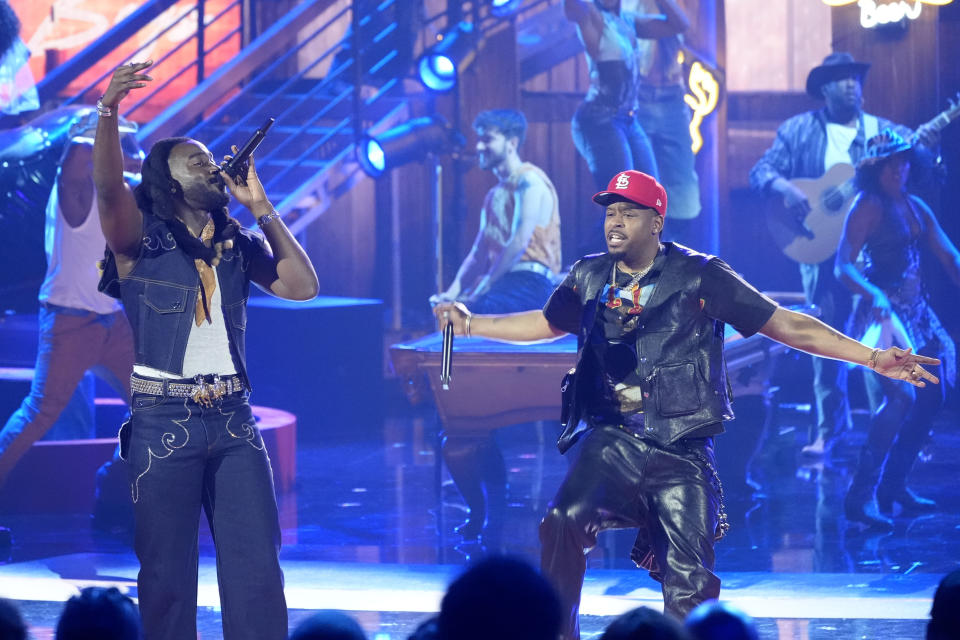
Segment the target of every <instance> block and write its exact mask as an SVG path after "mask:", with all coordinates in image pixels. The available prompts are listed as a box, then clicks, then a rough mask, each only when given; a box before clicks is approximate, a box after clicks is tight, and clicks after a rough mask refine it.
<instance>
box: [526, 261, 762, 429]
mask: <svg viewBox="0 0 960 640" xmlns="http://www.w3.org/2000/svg"><path fill="white" fill-rule="evenodd" d="M669 247H670V245H664V249H663V250H661V252H660V254H659V255H658V256H657V258H656V259H655V260H654V264H653V267H652V268H651V269H650V271H649V272H648V273H647V274H646V275H644V276H643V277H642V278H640V279H639V280H638V281H634V279H633V277H632V276H631V274H629V273H625V272H622V271H620V270H619V269H617V270H615V271H614V270H611V271H612V272H611V278H610V279H609V280H608V282H607V284H606V285H605V286H604V288H603V290H602V291H601V293H600V298H599V302H598V304H599V308H598V313H597V322H596V324H595V325H594V327H593V332H592V333H591V335H590V336H589V339H588V342H587V344H586V345H585V349H589V350H590V352H591V353H590V354H589V356H590V357H591V358H592V359H593V361H594V362H595V363H596V365H597V369H598V372H597V374H598V375H599V377H600V380H597V381H596V382H597V383H598V384H596V385H590V386H591V387H592V388H594V389H595V390H596V393H593V394H591V397H589V398H586V399H585V400H586V406H587V411H588V413H589V415H590V416H591V417H592V418H593V419H594V420H596V421H598V422H605V423H616V424H628V425H629V424H631V423H633V422H636V421H638V419H639V416H640V414H641V413H642V411H643V405H642V401H641V392H640V388H639V384H640V376H639V374H638V372H637V368H638V367H637V365H638V363H637V355H636V346H635V345H636V341H637V331H638V328H637V327H638V321H637V317H638V316H637V314H638V313H639V312H640V310H641V309H642V308H643V306H644V305H645V304H646V303H647V301H648V300H649V298H650V295H651V294H652V292H653V290H654V288H655V285H656V282H657V280H658V279H659V277H660V274H661V273H662V271H663V268H664V266H665V264H666V256H667V252H668V251H669ZM614 280H615V282H616V286H615V287H611V285H610V282H613V281H614ZM592 302H593V301H592V300H590V301H586V303H587V304H589V303H592ZM583 304H585V302H584V301H582V300H581V298H580V295H579V293H578V292H577V291H576V288H575V279H574V278H573V276H572V275H570V276H567V278H566V279H565V280H564V281H563V282H562V283H561V284H560V286H559V287H558V288H557V290H556V291H555V292H554V294H553V295H552V296H551V298H550V300H549V301H547V305H546V306H545V307H544V310H543V312H544V315H545V316H546V318H547V321H548V322H550V324H552V325H553V326H555V327H557V328H558V329H562V330H564V331H567V332H569V333H574V334H576V333H577V332H578V331H579V326H580V318H581V317H582V313H583ZM700 306H701V309H702V310H703V313H705V314H706V315H707V316H708V317H710V318H713V319H714V320H719V321H721V322H723V323H725V324H729V325H731V326H732V327H734V328H735V329H736V330H737V331H738V332H740V333H741V334H742V335H743V336H744V337H748V336H751V335H753V334H755V333H756V332H757V331H758V330H759V329H760V328H761V327H763V325H764V324H766V322H767V321H768V320H769V319H770V317H771V316H772V315H773V312H774V311H775V310H776V308H777V303H776V302H774V301H773V300H771V299H770V298H768V297H767V296H765V295H763V294H762V293H760V292H759V291H757V290H756V289H755V288H754V287H753V286H752V285H750V284H749V283H748V282H746V281H745V280H744V279H743V278H741V277H740V276H739V275H737V274H736V273H735V272H734V271H733V270H732V269H731V268H730V266H729V265H727V263H725V262H724V261H723V260H720V259H719V258H713V259H711V260H710V261H709V262H707V264H706V265H705V266H704V269H703V271H702V274H701V280H700ZM716 431H719V429H716V430H714V431H713V432H716ZM698 434H699V432H698Z"/></svg>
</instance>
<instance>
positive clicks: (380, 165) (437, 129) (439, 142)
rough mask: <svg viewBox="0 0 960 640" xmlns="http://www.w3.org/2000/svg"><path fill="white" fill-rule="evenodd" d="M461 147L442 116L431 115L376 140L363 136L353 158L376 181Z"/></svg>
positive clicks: (456, 133) (459, 136) (458, 136)
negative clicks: (427, 157) (399, 168)
mask: <svg viewBox="0 0 960 640" xmlns="http://www.w3.org/2000/svg"><path fill="white" fill-rule="evenodd" d="M465 144H466V139H465V138H464V137H463V134H462V133H460V132H459V131H457V130H456V129H454V128H453V127H451V126H450V124H449V123H448V122H447V120H446V119H445V118H444V117H443V116H440V115H433V116H425V117H422V118H414V119H412V120H408V121H407V122H404V123H403V124H400V125H397V126H396V127H394V128H392V129H389V130H387V131H385V132H384V133H382V134H380V135H378V136H371V135H369V134H367V135H365V136H363V138H362V139H361V140H360V145H359V147H358V149H357V156H358V160H359V161H360V166H362V167H363V170H364V171H365V172H366V173H367V175H369V176H370V177H372V178H377V177H379V176H380V175H381V174H383V173H384V172H385V171H389V170H390V169H393V168H394V167H399V166H400V165H404V164H407V163H408V162H413V161H415V160H422V159H423V158H424V157H426V155H427V154H428V153H449V152H451V151H455V150H457V149H459V148H460V147H462V146H464V145H465Z"/></svg>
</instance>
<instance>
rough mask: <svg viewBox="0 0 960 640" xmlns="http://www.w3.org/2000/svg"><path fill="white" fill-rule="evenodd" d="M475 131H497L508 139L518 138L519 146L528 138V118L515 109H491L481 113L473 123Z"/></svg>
mask: <svg viewBox="0 0 960 640" xmlns="http://www.w3.org/2000/svg"><path fill="white" fill-rule="evenodd" d="M473 129H474V131H480V129H496V130H497V131H499V132H500V133H502V134H503V135H504V137H506V138H513V137H516V138H517V146H518V147H519V146H520V145H522V144H523V141H524V139H525V138H526V137H527V118H526V117H525V116H524V115H523V113H521V112H520V111H514V110H513V109H491V110H490V111H481V112H480V113H479V114H477V117H476V119H475V120H474V121H473Z"/></svg>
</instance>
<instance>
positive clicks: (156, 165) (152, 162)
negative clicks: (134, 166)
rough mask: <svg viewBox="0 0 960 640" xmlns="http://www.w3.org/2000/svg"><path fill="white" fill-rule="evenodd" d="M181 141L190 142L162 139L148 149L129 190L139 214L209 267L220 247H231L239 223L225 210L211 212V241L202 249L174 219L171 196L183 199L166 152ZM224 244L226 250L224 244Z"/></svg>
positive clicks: (203, 245)
mask: <svg viewBox="0 0 960 640" xmlns="http://www.w3.org/2000/svg"><path fill="white" fill-rule="evenodd" d="M182 142H194V140H192V139H191V138H183V137H176V138H164V139H163V140H159V141H157V143H156V144H154V145H153V147H151V148H150V153H148V154H147V157H146V159H145V160H144V161H143V168H142V169H141V175H142V178H143V179H142V182H141V183H140V184H139V185H137V186H136V188H135V189H134V190H133V195H134V197H135V198H136V200H137V206H138V207H139V208H140V210H141V211H146V212H147V213H152V214H153V215H155V216H157V217H158V218H160V219H161V220H163V221H164V222H166V223H167V227H169V228H170V232H171V233H172V234H173V237H174V239H175V240H176V241H177V242H178V243H179V244H180V246H181V247H182V248H183V250H184V251H185V252H186V253H187V255H189V256H190V257H191V258H194V259H200V260H203V261H204V262H206V263H207V264H209V265H211V266H216V264H217V262H219V257H220V254H221V253H223V249H224V248H230V247H231V246H233V239H234V238H235V237H236V236H237V233H238V232H239V230H240V224H239V223H238V222H237V221H236V219H234V218H232V217H230V214H229V212H228V211H227V208H226V207H221V208H220V209H219V210H217V211H211V212H210V214H211V216H212V217H213V225H214V231H213V242H212V245H213V246H211V247H208V246H206V245H205V244H203V242H201V241H200V238H198V237H196V236H194V235H193V234H192V233H190V231H189V230H188V229H187V226H186V225H185V224H183V222H182V221H181V220H180V219H179V218H178V217H177V216H176V211H177V209H176V200H175V197H177V196H180V197H182V196H183V189H182V187H181V186H180V183H179V182H177V181H176V180H174V179H173V176H172V175H171V174H170V165H169V163H168V161H169V159H170V151H171V150H172V149H173V148H174V147H175V146H177V145H178V144H180V143H182ZM225 242H227V243H228V244H226V247H225V245H224V243H225Z"/></svg>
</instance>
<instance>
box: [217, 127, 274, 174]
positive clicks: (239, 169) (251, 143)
mask: <svg viewBox="0 0 960 640" xmlns="http://www.w3.org/2000/svg"><path fill="white" fill-rule="evenodd" d="M272 126H273V118H267V121H266V122H264V123H263V126H262V127H260V128H259V129H257V130H256V131H254V132H253V135H252V136H250V138H249V139H248V140H247V141H246V142H244V143H243V146H242V147H241V148H240V151H238V152H237V155H235V156H234V157H232V158H230V159H229V160H227V162H225V163H224V164H223V166H222V167H221V168H220V170H221V171H223V172H224V173H225V174H227V175H228V176H230V177H231V178H233V179H234V180H236V181H238V182H240V183H241V184H246V177H247V169H248V168H249V166H250V163H249V160H250V154H251V153H253V152H254V151H256V149H257V147H259V146H260V143H261V142H263V138H264V137H265V136H266V135H267V131H269V130H270V127H272Z"/></svg>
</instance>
